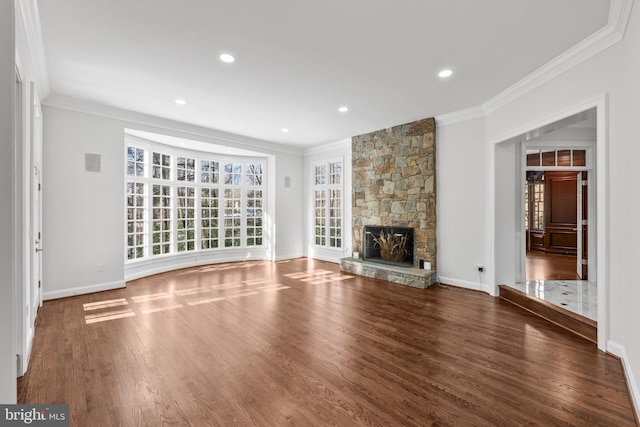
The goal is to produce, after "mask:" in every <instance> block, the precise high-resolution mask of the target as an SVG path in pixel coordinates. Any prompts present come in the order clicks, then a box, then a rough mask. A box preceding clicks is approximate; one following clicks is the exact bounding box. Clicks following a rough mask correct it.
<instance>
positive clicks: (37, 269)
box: [30, 83, 42, 321]
mask: <svg viewBox="0 0 640 427" xmlns="http://www.w3.org/2000/svg"><path fill="white" fill-rule="evenodd" d="M30 105H31V111H30V117H31V172H32V176H31V242H32V244H33V247H32V248H31V256H32V260H31V289H32V292H31V294H32V299H31V301H30V303H31V307H32V313H33V320H34V321H35V318H36V314H37V312H38V308H39V307H41V306H42V172H41V171H42V168H41V164H42V114H41V112H40V107H39V105H40V102H39V100H38V98H37V95H36V88H35V85H34V84H33V83H31V103H30Z"/></svg>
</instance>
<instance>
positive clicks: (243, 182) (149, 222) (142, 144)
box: [124, 136, 268, 265]
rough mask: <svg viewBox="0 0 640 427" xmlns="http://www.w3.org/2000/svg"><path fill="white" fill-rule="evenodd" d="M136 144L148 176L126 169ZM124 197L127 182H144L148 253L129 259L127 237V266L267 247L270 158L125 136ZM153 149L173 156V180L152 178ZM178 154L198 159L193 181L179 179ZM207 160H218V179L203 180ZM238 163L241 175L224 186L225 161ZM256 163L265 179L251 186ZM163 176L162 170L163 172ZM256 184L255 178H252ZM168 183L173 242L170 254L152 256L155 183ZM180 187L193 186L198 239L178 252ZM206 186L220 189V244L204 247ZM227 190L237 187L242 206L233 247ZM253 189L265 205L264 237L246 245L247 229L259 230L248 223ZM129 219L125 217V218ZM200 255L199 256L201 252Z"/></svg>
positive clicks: (261, 249)
mask: <svg viewBox="0 0 640 427" xmlns="http://www.w3.org/2000/svg"><path fill="white" fill-rule="evenodd" d="M130 146H133V147H136V148H139V149H144V150H145V158H146V165H145V169H146V170H145V172H146V173H145V174H144V175H145V176H135V175H134V176H132V175H128V170H127V167H126V165H127V163H126V161H127V160H126V159H127V150H128V147H130ZM124 151H125V197H126V193H127V190H126V188H127V185H128V183H129V182H141V183H144V184H145V188H146V193H147V194H146V196H147V197H146V200H145V203H146V206H145V215H146V216H145V221H146V222H145V227H146V235H145V238H146V245H145V256H144V257H142V258H134V259H128V245H127V243H128V242H127V241H126V240H125V264H126V265H132V264H136V263H145V262H154V261H156V260H159V259H162V258H175V257H180V256H185V255H191V256H193V255H198V254H201V255H205V254H213V253H219V252H224V251H225V250H227V251H228V250H233V249H235V250H242V251H245V253H246V250H252V251H256V250H257V251H258V252H259V253H262V252H263V251H265V250H266V249H267V246H268V245H267V241H266V239H265V238H264V236H266V235H267V233H266V224H267V221H266V218H267V209H266V205H267V188H268V185H267V164H268V158H266V157H249V156H237V157H236V156H229V155H223V154H216V153H207V152H200V151H195V150H181V149H180V148H178V147H172V146H165V145H163V144H160V143H154V142H151V141H144V140H141V139H139V138H135V137H130V136H127V138H125V149H124ZM154 152H158V153H161V154H165V155H170V156H171V165H170V173H169V176H170V179H168V180H167V179H162V178H153V163H152V162H153V153H154ZM179 157H184V158H186V159H195V171H194V174H193V180H190V179H187V178H185V180H178V176H179V174H178V158H179ZM203 160H204V161H208V162H218V171H217V173H218V174H219V175H218V182H202V173H201V172H202V163H201V162H202V161H203ZM229 163H231V164H239V165H240V170H239V172H238V171H237V170H234V171H232V172H234V173H235V172H238V173H239V176H238V177H237V178H236V177H234V178H235V180H234V183H233V185H225V184H224V167H225V165H226V164H229ZM255 164H259V165H260V170H261V175H262V181H261V185H259V186H256V185H249V183H248V181H250V180H249V179H248V178H247V170H248V165H255ZM134 173H135V168H134ZM166 174H167V173H166V172H165V174H164V175H165V176H166ZM161 176H162V173H161ZM253 181H254V183H255V179H254V180H253ZM154 184H155V185H158V184H159V185H169V186H171V208H170V209H171V242H170V247H171V250H170V252H169V253H167V254H161V255H153V230H152V228H153V217H152V214H153V210H152V209H153V194H152V193H153V185H154ZM179 187H193V188H194V201H195V206H194V208H195V215H194V218H193V220H194V222H195V224H194V225H195V236H194V237H195V240H194V249H193V250H185V251H178V244H179V243H180V242H179V241H178V232H179V229H178V221H179V220H180V219H179V218H178V209H179V208H180V206H178V188H179ZM203 188H209V189H214V190H217V192H218V206H217V208H215V209H217V211H218V217H217V220H218V228H217V230H218V237H217V239H218V246H217V247H216V248H204V249H203V248H202V234H201V233H202V222H201V220H202V217H201V213H202V212H201V208H202V206H201V201H202V197H201V195H202V193H201V192H202V189H203ZM225 189H234V190H239V196H240V198H239V199H238V200H239V201H240V207H239V213H240V215H239V216H238V218H240V233H239V234H240V235H239V238H240V241H239V245H236V246H232V247H225V245H224V219H225V217H224V192H225ZM250 190H259V191H261V194H262V200H261V204H262V216H261V219H262V226H261V229H262V230H261V234H262V236H263V238H262V241H261V244H259V245H256V244H253V245H248V244H247V229H248V228H252V229H253V230H255V229H256V226H251V227H249V226H248V225H247V208H248V203H247V200H248V198H247V194H248V192H249V191H250ZM125 205H127V203H126V202H125ZM126 209H127V206H125V215H126V214H127V212H126ZM209 209H214V208H209ZM125 218H126V217H125ZM251 218H255V217H251ZM127 231H128V229H127V228H125V239H126V237H127V234H128V233H127ZM198 256H200V255H198Z"/></svg>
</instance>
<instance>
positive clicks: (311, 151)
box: [304, 138, 351, 157]
mask: <svg viewBox="0 0 640 427" xmlns="http://www.w3.org/2000/svg"><path fill="white" fill-rule="evenodd" d="M340 150H347V151H348V152H349V153H351V138H344V139H340V140H338V141H333V142H326V143H324V144H320V145H315V146H313V147H309V148H307V149H306V150H304V155H305V157H306V156H315V155H318V154H323V153H328V152H331V151H340Z"/></svg>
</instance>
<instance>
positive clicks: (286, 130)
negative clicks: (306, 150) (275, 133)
mask: <svg viewBox="0 0 640 427" xmlns="http://www.w3.org/2000/svg"><path fill="white" fill-rule="evenodd" d="M280 132H282V133H287V132H289V129H287V128H282V129H280Z"/></svg>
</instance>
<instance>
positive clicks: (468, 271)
mask: <svg viewBox="0 0 640 427" xmlns="http://www.w3.org/2000/svg"><path fill="white" fill-rule="evenodd" d="M441 123H442V124H441ZM436 126H437V129H436V139H437V147H436V155H437V165H436V171H437V197H438V200H437V239H438V276H439V278H440V281H441V282H443V283H447V284H450V285H455V286H461V287H465V288H471V289H477V290H481V289H482V290H486V287H485V286H484V285H485V284H486V283H485V281H486V280H485V277H484V276H485V275H484V274H480V273H479V272H478V266H483V267H484V268H485V270H486V268H487V265H486V262H487V261H486V256H485V239H486V233H485V221H486V220H485V207H486V197H487V192H486V185H487V184H486V182H485V181H486V179H485V177H486V168H487V164H486V161H485V151H486V147H485V143H484V141H485V128H484V118H483V117H480V118H474V119H471V120H465V121H455V122H453V123H447V121H446V120H442V121H440V120H439V119H438V118H436Z"/></svg>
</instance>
